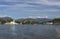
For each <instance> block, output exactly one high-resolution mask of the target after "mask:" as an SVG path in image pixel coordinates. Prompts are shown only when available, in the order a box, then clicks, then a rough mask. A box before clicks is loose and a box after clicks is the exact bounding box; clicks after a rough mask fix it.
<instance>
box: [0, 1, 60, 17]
mask: <svg viewBox="0 0 60 39" xmlns="http://www.w3.org/2000/svg"><path fill="white" fill-rule="evenodd" d="M0 16H11V17H13V18H19V17H24V16H48V17H49V18H55V17H60V0H0Z"/></svg>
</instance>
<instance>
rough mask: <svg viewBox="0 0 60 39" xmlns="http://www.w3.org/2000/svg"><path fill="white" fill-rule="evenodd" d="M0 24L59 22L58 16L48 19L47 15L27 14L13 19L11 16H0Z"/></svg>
mask: <svg viewBox="0 0 60 39" xmlns="http://www.w3.org/2000/svg"><path fill="white" fill-rule="evenodd" d="M0 24H23V25H24V24H32V25H36V24H60V18H53V19H49V18H48V17H47V16H35V17H32V16H29V17H20V18H19V19H13V18H11V17H0Z"/></svg>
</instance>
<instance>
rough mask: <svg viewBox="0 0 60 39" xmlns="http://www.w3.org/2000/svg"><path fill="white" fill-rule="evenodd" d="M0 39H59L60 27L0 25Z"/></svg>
mask: <svg viewBox="0 0 60 39" xmlns="http://www.w3.org/2000/svg"><path fill="white" fill-rule="evenodd" d="M0 39H60V25H0Z"/></svg>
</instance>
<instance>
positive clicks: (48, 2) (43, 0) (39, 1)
mask: <svg viewBox="0 0 60 39" xmlns="http://www.w3.org/2000/svg"><path fill="white" fill-rule="evenodd" d="M35 3H38V4H45V5H56V6H60V1H58V2H56V1H48V0H37V1H35Z"/></svg>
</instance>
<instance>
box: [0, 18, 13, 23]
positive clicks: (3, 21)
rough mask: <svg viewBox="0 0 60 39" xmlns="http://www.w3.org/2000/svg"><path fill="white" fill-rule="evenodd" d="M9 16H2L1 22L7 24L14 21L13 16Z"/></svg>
mask: <svg viewBox="0 0 60 39" xmlns="http://www.w3.org/2000/svg"><path fill="white" fill-rule="evenodd" d="M8 18H9V19H8ZM8 18H7V17H3V18H0V24H5V23H9V22H11V21H13V19H12V18H10V17H8Z"/></svg>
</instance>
